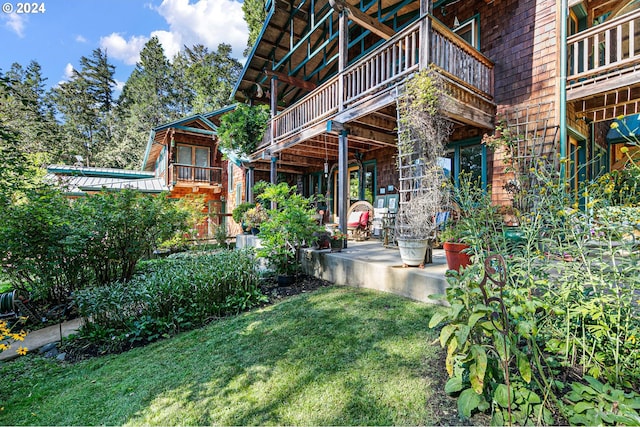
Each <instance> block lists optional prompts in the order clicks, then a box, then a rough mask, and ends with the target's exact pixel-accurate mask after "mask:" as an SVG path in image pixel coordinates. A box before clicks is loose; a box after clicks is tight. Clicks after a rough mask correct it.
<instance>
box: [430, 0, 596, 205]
mask: <svg viewBox="0 0 640 427" xmlns="http://www.w3.org/2000/svg"><path fill="white" fill-rule="evenodd" d="M557 11H558V9H557V5H556V2H555V0H528V1H518V0H494V1H493V2H492V3H491V4H486V2H481V1H465V2H464V3H463V2H460V3H458V4H456V5H451V6H450V7H447V8H446V12H447V13H446V15H445V16H441V14H440V11H438V10H436V11H435V13H436V15H437V17H438V18H439V19H441V20H442V21H443V22H445V23H446V24H447V25H448V26H450V27H452V26H453V21H454V18H455V17H457V18H458V20H459V21H460V22H464V21H466V20H467V19H469V18H471V17H473V16H474V15H476V14H479V15H480V50H481V51H482V53H484V54H485V55H486V56H487V57H488V58H490V59H491V60H492V61H494V63H495V68H494V76H495V86H494V89H495V92H494V96H495V102H496V104H497V106H498V119H499V120H500V118H501V117H504V115H505V113H509V112H513V111H514V110H516V109H522V108H524V107H526V106H532V105H537V104H539V103H545V102H550V101H554V102H555V104H554V105H555V108H552V109H551V111H550V114H549V118H550V120H549V125H550V126H554V125H557V124H558V123H557V122H558V121H557V118H556V111H557V110H558V109H557V105H556V104H557V83H558V81H557V78H558V73H557V60H558V53H559V52H558V45H557V38H558V36H559V33H558V31H559V27H558V26H557V25H556V16H557V15H556V14H557ZM438 15H439V16H438ZM569 117H571V115H569ZM571 125H572V126H573V127H574V128H576V129H580V130H582V129H583V128H584V127H585V126H584V123H583V122H582V123H579V122H575V121H574V122H572V123H571ZM458 133H460V135H454V139H457V138H458V137H459V138H460V139H463V138H464V137H465V136H467V137H468V136H470V131H469V130H466V131H462V132H458ZM488 157H489V158H488V165H487V166H488V170H489V171H492V173H491V172H490V175H489V177H488V178H489V183H490V184H491V186H492V189H493V196H494V202H496V203H499V204H505V203H508V202H509V201H510V198H511V196H510V195H509V194H508V193H506V192H505V191H504V190H503V186H504V184H505V183H506V182H507V181H508V180H509V179H510V178H511V176H510V175H509V174H505V173H504V169H505V165H504V162H503V160H502V159H503V153H500V152H498V153H495V155H489V156H488Z"/></svg>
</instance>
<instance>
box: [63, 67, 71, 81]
mask: <svg viewBox="0 0 640 427" xmlns="http://www.w3.org/2000/svg"><path fill="white" fill-rule="evenodd" d="M72 76H73V65H71V63H67V65H65V67H64V78H65V79H67V80H69V79H70V78H71V77H72Z"/></svg>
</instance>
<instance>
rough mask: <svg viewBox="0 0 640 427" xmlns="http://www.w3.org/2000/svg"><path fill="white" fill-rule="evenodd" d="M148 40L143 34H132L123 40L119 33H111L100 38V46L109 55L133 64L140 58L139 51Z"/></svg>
mask: <svg viewBox="0 0 640 427" xmlns="http://www.w3.org/2000/svg"><path fill="white" fill-rule="evenodd" d="M148 40H149V39H148V38H147V37H145V36H132V37H129V40H125V39H124V37H122V36H121V35H120V34H119V33H111V34H110V35H108V36H106V37H101V38H100V47H101V48H102V49H105V50H106V51H107V54H108V55H109V57H111V58H116V59H119V60H121V61H123V62H124V63H125V64H127V65H134V64H135V63H136V62H138V60H139V59H140V51H141V50H142V48H143V47H144V45H145V43H146V42H147V41H148Z"/></svg>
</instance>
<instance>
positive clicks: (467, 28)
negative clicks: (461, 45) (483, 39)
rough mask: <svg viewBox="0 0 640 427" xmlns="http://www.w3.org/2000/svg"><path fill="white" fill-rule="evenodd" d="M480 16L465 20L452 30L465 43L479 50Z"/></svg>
mask: <svg viewBox="0 0 640 427" xmlns="http://www.w3.org/2000/svg"><path fill="white" fill-rule="evenodd" d="M479 23H480V15H475V16H474V17H472V18H471V19H467V20H466V21H464V22H463V23H461V24H460V25H459V26H457V27H455V28H454V29H453V32H454V33H456V34H457V35H459V36H460V37H462V38H463V39H464V40H465V41H466V42H467V43H469V44H470V45H471V46H473V47H475V48H476V49H478V50H480V34H479V29H480V25H479Z"/></svg>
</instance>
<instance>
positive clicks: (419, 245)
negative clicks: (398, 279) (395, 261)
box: [398, 239, 429, 268]
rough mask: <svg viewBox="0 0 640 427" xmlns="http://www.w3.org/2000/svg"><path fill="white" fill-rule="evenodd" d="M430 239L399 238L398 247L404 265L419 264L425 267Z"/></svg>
mask: <svg viewBox="0 0 640 427" xmlns="http://www.w3.org/2000/svg"><path fill="white" fill-rule="evenodd" d="M428 247H429V240H402V239H398V249H400V258H402V266H403V267H407V266H418V267H420V268H424V257H425V255H426V254H427V248H428Z"/></svg>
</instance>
